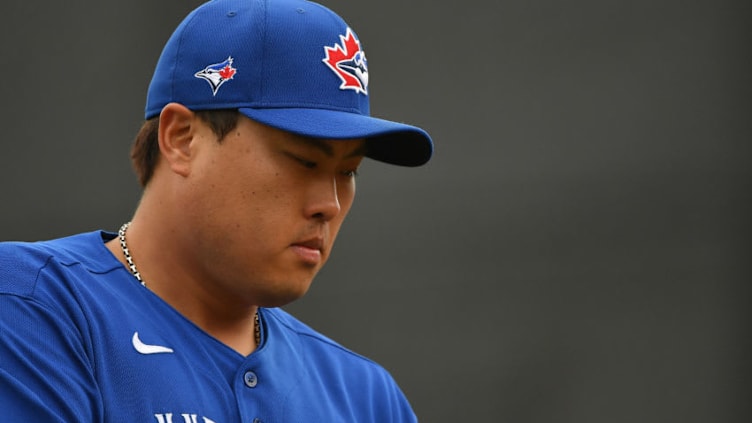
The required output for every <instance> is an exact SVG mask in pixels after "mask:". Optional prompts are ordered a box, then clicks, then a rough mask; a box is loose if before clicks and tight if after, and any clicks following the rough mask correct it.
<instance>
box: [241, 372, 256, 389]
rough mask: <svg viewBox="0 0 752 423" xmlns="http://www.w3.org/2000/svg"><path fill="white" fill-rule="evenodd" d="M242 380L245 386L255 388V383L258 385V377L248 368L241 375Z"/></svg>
mask: <svg viewBox="0 0 752 423" xmlns="http://www.w3.org/2000/svg"><path fill="white" fill-rule="evenodd" d="M243 381H244V382H245V386H247V387H249V388H255V387H256V385H258V377H256V373H253V372H252V371H250V370H248V371H247V372H245V374H244V375H243Z"/></svg>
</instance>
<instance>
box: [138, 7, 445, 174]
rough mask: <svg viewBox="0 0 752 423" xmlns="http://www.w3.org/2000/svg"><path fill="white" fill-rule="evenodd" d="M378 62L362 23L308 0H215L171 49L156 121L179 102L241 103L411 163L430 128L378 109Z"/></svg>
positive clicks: (298, 129) (375, 155) (425, 156)
mask: <svg viewBox="0 0 752 423" xmlns="http://www.w3.org/2000/svg"><path fill="white" fill-rule="evenodd" d="M368 78H369V74H368V61H367V60H366V56H365V53H364V52H363V48H362V46H361V43H360V41H359V39H358V37H357V35H356V34H355V32H353V30H352V29H351V28H350V27H349V26H348V25H347V24H346V23H345V22H344V21H343V20H342V18H340V17H339V16H337V15H336V14H335V13H334V12H332V11H331V10H329V9H327V8H326V7H324V6H321V5H319V4H317V3H314V2H311V1H307V0H211V1H209V2H207V3H204V4H203V5H201V6H199V7H198V8H197V9H195V10H194V11H193V12H191V13H190V14H189V15H188V16H187V17H186V18H185V19H184V20H183V22H182V23H180V25H179V26H178V28H177V29H176V30H175V32H174V33H173V34H172V36H171V37H170V39H169V40H168V41H167V44H166V45H165V47H164V50H163V51H162V54H161V56H160V58H159V61H158V63H157V66H156V69H155V71H154V76H153V78H152V81H151V84H150V85H149V91H148V94H147V100H146V119H150V118H152V117H154V116H157V115H159V113H160V112H161V111H162V108H163V107H164V106H165V105H167V104H168V103H171V102H176V103H180V104H182V105H184V106H186V107H187V108H189V109H191V110H214V109H238V110H239V111H240V113H242V114H244V115H245V116H247V117H249V118H250V119H253V120H255V121H257V122H260V123H263V124H266V125H268V126H271V127H274V128H278V129H281V130H285V131H288V132H292V133H295V134H299V135H303V136H307V137H313V138H325V139H352V138H365V139H366V143H367V154H366V155H367V156H368V157H370V158H372V159H374V160H379V161H382V162H387V163H391V164H396V165H402V166H420V165H422V164H424V163H426V162H428V160H429V159H430V158H431V155H432V153H433V142H432V140H431V137H430V136H429V135H428V133H427V132H426V131H424V130H423V129H421V128H418V127H415V126H412V125H407V124H404V123H400V122H393V121H389V120H385V119H379V118H376V117H372V116H370V106H369V97H368V96H369V92H368Z"/></svg>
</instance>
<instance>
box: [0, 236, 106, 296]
mask: <svg viewBox="0 0 752 423" xmlns="http://www.w3.org/2000/svg"><path fill="white" fill-rule="evenodd" d="M104 236H107V233H105V232H101V231H96V232H89V233H82V234H77V235H72V236H69V237H65V238H58V239H53V240H48V241H36V242H0V294H11V295H17V296H21V297H25V296H32V295H33V294H34V291H35V290H36V288H37V285H38V282H39V280H40V277H41V275H42V274H44V273H45V272H53V273H57V274H56V277H63V274H64V273H65V272H66V270H67V269H70V268H73V267H76V266H78V265H81V266H82V268H83V269H84V270H86V271H90V272H92V271H93V272H102V271H106V270H107V268H108V267H110V266H111V264H107V265H104V266H103V263H104V262H106V261H103V260H101V258H102V257H101V256H102V252H103V251H106V249H105V248H104V247H103V242H102V241H103V237H104ZM55 271H57V272H55Z"/></svg>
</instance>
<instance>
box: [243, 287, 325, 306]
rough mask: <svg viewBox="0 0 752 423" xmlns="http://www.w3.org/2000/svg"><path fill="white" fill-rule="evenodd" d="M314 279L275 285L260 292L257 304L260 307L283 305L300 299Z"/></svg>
mask: <svg viewBox="0 0 752 423" xmlns="http://www.w3.org/2000/svg"><path fill="white" fill-rule="evenodd" d="M311 282H312V281H307V282H306V283H302V282H301V283H299V284H286V285H284V286H275V287H274V289H270V290H267V291H264V292H260V293H259V294H258V296H257V297H256V298H257V300H256V303H257V304H256V305H258V306H260V307H267V308H271V307H282V306H285V305H287V304H290V303H291V302H293V301H295V300H298V299H300V298H301V297H303V296H304V295H305V294H306V293H307V292H308V289H309V288H310V287H311Z"/></svg>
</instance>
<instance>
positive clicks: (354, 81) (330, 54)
mask: <svg viewBox="0 0 752 423" xmlns="http://www.w3.org/2000/svg"><path fill="white" fill-rule="evenodd" d="M340 40H341V41H342V44H341V45H340V44H335V45H334V47H329V46H324V51H325V52H326V58H324V60H323V61H324V63H326V64H327V66H329V68H331V69H332V70H333V71H334V72H335V73H336V74H337V76H339V77H340V79H342V85H340V88H341V89H345V88H349V89H353V90H355V91H360V92H363V93H366V87H365V86H363V83H362V82H361V80H360V79H358V78H356V77H355V76H354V75H352V74H351V73H348V72H345V71H344V70H342V68H340V67H339V66H338V64H339V63H340V62H342V61H345V60H352V59H353V57H355V54H356V53H358V52H360V51H361V50H360V42H359V41H358V40H357V38H355V35H354V34H353V33H352V30H350V28H347V35H346V36H342V35H340Z"/></svg>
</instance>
